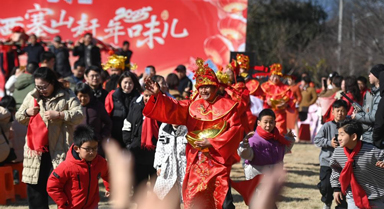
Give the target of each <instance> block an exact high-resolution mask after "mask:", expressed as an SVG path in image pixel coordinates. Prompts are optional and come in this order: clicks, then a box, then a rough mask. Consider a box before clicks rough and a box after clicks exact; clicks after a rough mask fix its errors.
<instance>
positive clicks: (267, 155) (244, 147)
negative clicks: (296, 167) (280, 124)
mask: <svg viewBox="0 0 384 209" xmlns="http://www.w3.org/2000/svg"><path fill="white" fill-rule="evenodd" d="M275 119H276V116H275V113H274V112H273V111H272V110H271V109H264V110H262V111H261V112H260V114H259V118H258V119H257V128H256V131H255V132H251V133H249V134H248V135H247V136H246V137H245V138H244V140H243V141H242V142H241V143H240V146H239V148H238V149H237V152H238V153H239V155H240V157H242V158H244V159H245V166H244V172H245V179H246V180H250V179H253V178H254V177H255V176H257V175H259V174H262V173H263V170H264V169H265V168H271V167H273V166H275V165H276V164H278V163H281V162H283V159H284V155H285V153H287V152H289V151H290V150H291V149H292V146H293V142H294V138H293V135H289V134H288V135H287V136H286V137H284V136H283V135H282V134H280V132H279V130H278V129H277V128H276V121H275Z"/></svg>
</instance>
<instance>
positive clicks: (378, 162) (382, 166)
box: [376, 161, 384, 168]
mask: <svg viewBox="0 0 384 209" xmlns="http://www.w3.org/2000/svg"><path fill="white" fill-rule="evenodd" d="M376 166H377V167H379V168H384V162H383V161H377V162H376Z"/></svg>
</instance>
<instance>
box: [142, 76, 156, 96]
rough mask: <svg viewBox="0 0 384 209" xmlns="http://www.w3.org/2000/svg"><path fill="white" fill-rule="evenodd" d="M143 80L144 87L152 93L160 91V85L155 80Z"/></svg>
mask: <svg viewBox="0 0 384 209" xmlns="http://www.w3.org/2000/svg"><path fill="white" fill-rule="evenodd" d="M144 82H145V89H147V90H148V91H150V92H152V94H154V95H155V94H157V93H159V92H160V86H159V84H158V83H157V82H153V81H152V80H151V79H150V78H147V79H145V80H144Z"/></svg>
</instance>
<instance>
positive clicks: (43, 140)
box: [27, 99, 49, 153]
mask: <svg viewBox="0 0 384 209" xmlns="http://www.w3.org/2000/svg"><path fill="white" fill-rule="evenodd" d="M33 101H34V107H38V106H39V104H38V103H37V101H36V99H34V100H33ZM48 144H49V142H48V129H47V126H46V125H45V123H44V121H43V118H41V115H40V113H37V114H36V115H34V116H32V117H31V118H30V119H29V123H28V130H27V145H28V147H29V149H31V150H32V151H36V152H37V153H42V152H48Z"/></svg>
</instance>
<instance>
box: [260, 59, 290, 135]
mask: <svg viewBox="0 0 384 209" xmlns="http://www.w3.org/2000/svg"><path fill="white" fill-rule="evenodd" d="M270 68H271V75H278V76H282V75H283V74H282V73H281V70H282V67H281V65H280V64H273V65H272V66H271V67H270ZM261 89H263V91H264V92H265V99H264V101H265V102H264V108H270V109H272V110H273V112H275V115H276V127H277V128H278V129H279V131H280V133H281V134H283V135H285V134H286V133H287V114H286V112H285V111H286V109H287V108H293V107H294V104H295V103H294V102H293V99H292V97H293V95H292V91H291V87H290V86H288V85H285V84H283V83H281V82H278V83H276V84H275V83H272V82H271V81H267V82H265V83H263V84H261ZM267 101H269V102H270V104H271V105H269V104H268V102H267Z"/></svg>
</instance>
